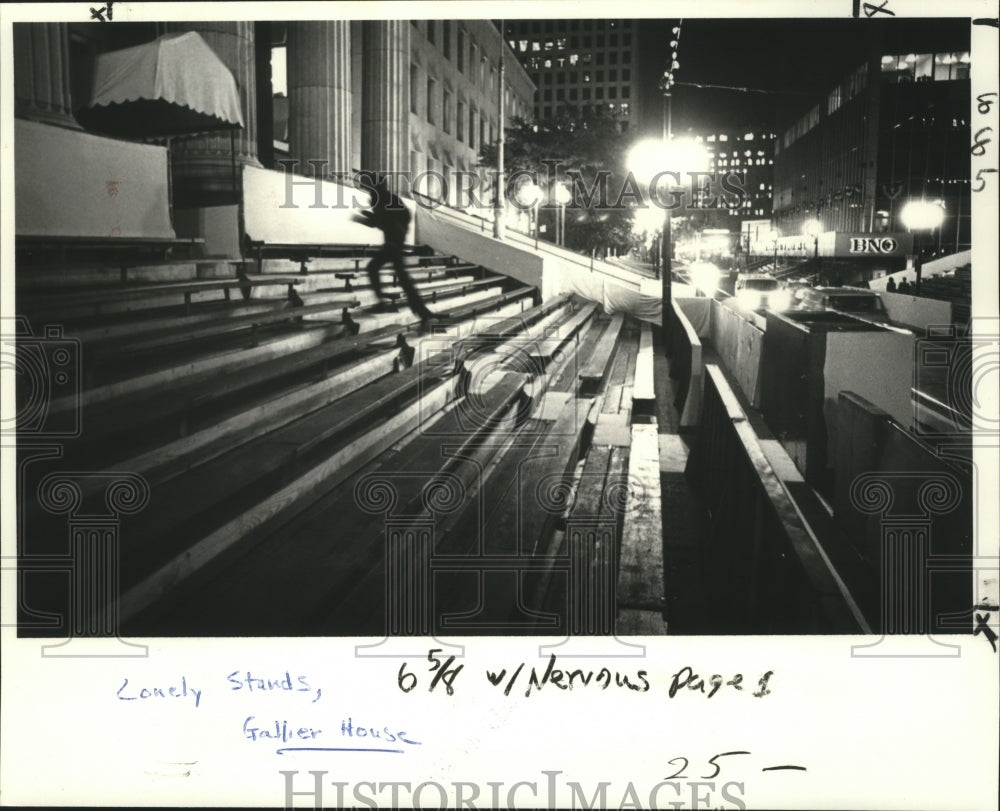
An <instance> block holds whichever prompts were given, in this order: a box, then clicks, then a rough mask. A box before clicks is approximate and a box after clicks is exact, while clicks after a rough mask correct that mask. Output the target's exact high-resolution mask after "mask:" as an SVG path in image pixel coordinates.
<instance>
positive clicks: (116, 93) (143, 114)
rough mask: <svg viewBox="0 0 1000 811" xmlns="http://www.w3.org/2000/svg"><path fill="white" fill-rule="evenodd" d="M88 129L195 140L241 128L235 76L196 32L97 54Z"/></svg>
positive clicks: (84, 117) (86, 112)
mask: <svg viewBox="0 0 1000 811" xmlns="http://www.w3.org/2000/svg"><path fill="white" fill-rule="evenodd" d="M76 118H77V120H78V121H79V122H80V123H81V124H82V125H83V126H84V127H85V128H86V129H88V130H91V131H93V132H99V133H103V134H106V135H117V136H120V137H126V138H128V137H132V138H151V137H167V136H173V135H193V134H196V133H201V132H210V131H214V130H225V129H233V128H237V127H242V126H243V115H242V112H241V110H240V97H239V92H238V91H237V88H236V80H235V79H234V78H233V74H232V73H230V71H229V69H228V68H227V67H226V66H225V64H223V62H222V60H221V59H219V57H218V56H217V55H216V54H215V52H214V51H213V50H212V49H211V48H210V47H209V46H208V43H206V42H205V40H204V39H202V38H201V35H200V34H198V33H197V32H194V31H189V32H185V33H178V34H166V35H164V36H162V37H160V38H159V39H157V40H155V41H153V42H148V43H145V44H143V45H137V46H135V47H133V48H124V49H122V50H120V51H112V52H110V53H105V54H100V55H99V56H98V57H97V60H96V62H95V66H94V85H93V91H92V93H91V101H90V104H89V105H88V106H87V107H85V108H83V109H81V110H78V111H77V112H76Z"/></svg>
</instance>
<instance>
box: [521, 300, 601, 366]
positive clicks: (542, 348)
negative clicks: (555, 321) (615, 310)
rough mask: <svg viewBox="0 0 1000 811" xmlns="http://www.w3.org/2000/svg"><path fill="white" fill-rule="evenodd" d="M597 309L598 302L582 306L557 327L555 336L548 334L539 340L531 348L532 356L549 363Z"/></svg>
mask: <svg viewBox="0 0 1000 811" xmlns="http://www.w3.org/2000/svg"><path fill="white" fill-rule="evenodd" d="M596 309H597V305H596V304H587V305H584V306H583V307H581V308H580V309H579V311H578V312H577V313H576V314H574V315H573V316H572V317H570V318H569V319H568V320H566V321H564V322H563V323H561V324H559V326H558V327H556V330H555V333H556V334H555V335H554V336H552V337H549V336H546V337H544V338H543V339H541V340H539V341H537V343H535V345H534V346H533V347H532V348H531V350H530V354H531V356H532V357H533V358H538V359H539V360H541V361H544V362H546V363H547V362H548V361H549V359H551V358H552V356H553V355H555V354H556V352H558V351H559V350H560V349H562V348H563V347H564V346H565V345H566V344H567V343H568V342H569V341H570V340H572V339H573V337H574V336H575V335H576V334H577V333H578V332H579V330H580V329H581V328H582V327H583V325H584V324H586V323H587V322H588V321H589V320H590V318H591V317H592V316H593V314H594V311H595V310H596ZM549 335H551V333H550V334H549Z"/></svg>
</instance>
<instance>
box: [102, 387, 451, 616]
mask: <svg viewBox="0 0 1000 811" xmlns="http://www.w3.org/2000/svg"><path fill="white" fill-rule="evenodd" d="M452 391H453V389H452V387H451V386H450V385H449V384H442V385H440V386H438V387H436V388H435V389H434V391H433V392H430V393H428V395H427V397H426V400H425V401H423V402H420V401H418V402H414V403H412V404H411V405H410V406H408V407H407V408H405V409H404V410H403V411H401V412H400V413H399V414H397V415H395V416H393V417H390V418H389V420H387V421H386V422H385V423H383V424H382V425H380V426H379V427H378V429H377V430H372V431H369V432H368V433H366V434H364V435H363V436H360V437H358V438H357V439H355V440H354V441H352V442H351V443H350V444H349V445H346V446H345V447H343V448H342V449H340V450H339V451H338V452H337V453H335V454H334V455H333V456H331V457H329V458H328V459H326V460H325V461H323V462H321V463H320V464H318V465H316V466H315V467H314V468H312V469H311V470H310V471H308V472H307V473H306V474H304V475H302V476H300V477H299V478H297V479H296V480H295V481H293V482H291V483H290V484H288V485H287V486H286V487H284V488H282V489H281V490H279V491H278V492H276V493H274V494H272V495H271V496H269V497H268V498H267V499H265V500H264V501H262V502H260V503H259V504H258V505H257V506H256V507H254V508H252V509H250V510H247V511H246V512H244V513H242V514H241V515H239V516H237V517H236V518H234V519H233V520H232V521H230V522H229V523H227V524H225V525H223V526H221V527H219V528H218V529H217V530H215V531H214V532H212V533H211V534H210V535H208V536H206V537H204V538H202V539H200V540H198V541H196V542H194V543H192V544H191V545H190V546H188V547H187V548H186V549H185V550H184V551H183V552H182V553H181V554H179V555H177V556H175V557H173V558H171V559H170V560H168V561H166V562H165V563H164V564H163V565H161V566H160V567H159V568H158V569H157V570H156V571H154V572H153V573H151V574H150V575H149V576H147V577H145V578H144V579H143V580H142V581H140V582H139V583H136V584H135V585H134V586H132V587H130V588H128V589H127V590H125V591H124V592H123V594H122V596H121V598H120V599H119V601H118V611H119V617H120V618H121V620H122V622H126V621H128V620H129V619H130V618H131V617H134V616H135V615H136V614H138V613H139V612H140V611H142V610H144V609H146V608H148V607H149V606H150V605H151V604H152V603H153V602H154V601H156V600H158V599H160V598H161V597H163V596H165V595H167V594H168V593H170V592H171V591H172V590H174V589H175V588H176V587H177V585H178V584H179V583H180V582H182V581H184V580H186V579H187V578H189V577H190V576H191V575H192V574H194V573H195V572H197V571H198V570H199V569H201V568H203V567H204V566H206V565H208V564H209V563H211V562H212V561H213V560H214V559H216V558H217V557H218V556H219V555H221V554H223V553H225V552H228V551H230V550H232V548H233V547H234V546H236V545H237V544H239V543H241V542H242V543H248V544H249V543H252V542H253V540H255V539H256V538H259V537H261V536H262V535H266V534H267V533H268V532H273V531H275V530H276V529H277V527H278V526H280V525H281V524H284V523H286V522H287V521H288V520H289V515H290V513H294V512H295V511H297V510H299V509H301V508H302V504H303V502H306V501H309V500H312V499H315V498H317V497H318V496H319V495H320V494H321V493H322V492H325V491H326V490H328V489H329V488H331V487H334V486H336V484H338V483H339V482H341V481H343V480H344V479H345V478H347V477H349V476H350V475H351V474H352V473H353V472H354V471H356V470H357V469H358V468H360V467H361V466H362V465H364V464H366V463H367V462H368V461H370V460H371V459H373V458H374V457H375V456H377V455H378V454H379V453H382V452H383V451H384V450H385V449H386V448H388V447H389V446H390V445H391V444H392V443H393V442H395V441H397V440H398V438H399V437H400V436H403V435H405V434H406V433H407V432H409V431H411V430H413V428H414V427H415V426H416V425H418V424H419V423H420V421H421V420H422V419H423V418H424V417H425V410H426V409H428V408H431V409H440V408H443V407H444V405H445V404H446V403H447V402H448V400H449V399H450V396H451V393H452Z"/></svg>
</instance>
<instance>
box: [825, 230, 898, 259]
mask: <svg viewBox="0 0 1000 811" xmlns="http://www.w3.org/2000/svg"><path fill="white" fill-rule="evenodd" d="M912 250H913V234H908V233H906V232H905V231H897V232H894V233H888V234H866V233H864V232H862V233H858V232H857V231H855V232H854V233H851V232H850V231H847V232H843V231H839V232H837V235H836V237H835V239H834V253H833V255H834V256H842V257H845V258H846V257H851V258H853V259H862V258H868V259H886V258H889V257H892V258H901V257H904V256H906V255H907V254H909V253H911V252H912ZM819 253H820V256H823V255H824V252H823V238H822V237H820V244H819Z"/></svg>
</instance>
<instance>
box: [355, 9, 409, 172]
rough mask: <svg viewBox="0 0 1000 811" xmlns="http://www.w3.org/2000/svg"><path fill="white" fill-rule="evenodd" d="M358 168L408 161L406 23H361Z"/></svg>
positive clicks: (400, 167) (399, 167)
mask: <svg viewBox="0 0 1000 811" xmlns="http://www.w3.org/2000/svg"><path fill="white" fill-rule="evenodd" d="M362 32H363V33H362V36H363V45H364V57H363V66H364V67H363V70H364V73H363V85H362V87H363V91H362V105H361V109H362V122H361V126H362V129H361V168H362V169H366V170H375V171H379V172H402V171H406V170H407V169H409V163H410V132H409V123H410V23H409V21H408V20H380V21H377V22H365V23H364V24H363V28H362Z"/></svg>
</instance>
